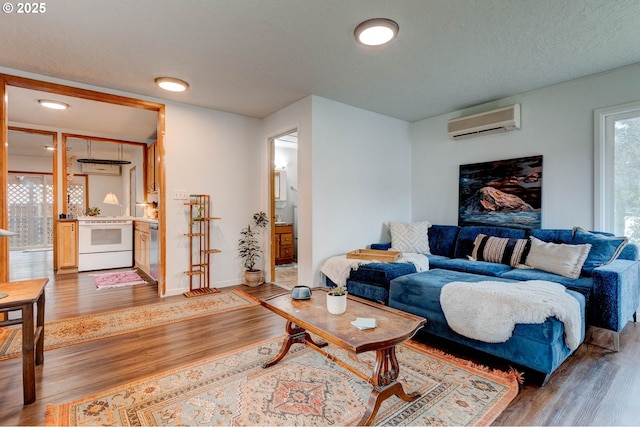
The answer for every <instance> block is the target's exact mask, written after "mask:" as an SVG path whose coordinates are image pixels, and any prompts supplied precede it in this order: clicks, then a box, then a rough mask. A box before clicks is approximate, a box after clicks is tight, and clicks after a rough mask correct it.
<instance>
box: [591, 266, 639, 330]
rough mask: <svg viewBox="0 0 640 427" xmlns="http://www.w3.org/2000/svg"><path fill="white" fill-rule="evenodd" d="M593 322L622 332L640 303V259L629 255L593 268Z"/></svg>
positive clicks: (595, 324)
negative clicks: (627, 257) (634, 258)
mask: <svg viewBox="0 0 640 427" xmlns="http://www.w3.org/2000/svg"><path fill="white" fill-rule="evenodd" d="M592 275H593V301H592V302H591V308H590V312H591V322H590V323H592V324H593V325H594V326H599V327H602V328H606V329H609V330H612V331H614V332H620V331H621V330H622V328H624V326H625V325H626V324H627V322H628V321H629V319H631V317H632V316H633V314H634V313H636V311H637V310H638V304H640V263H639V262H638V261H631V260H625V259H616V260H615V261H613V262H611V263H609V264H607V265H603V266H601V267H598V268H595V269H594V270H593V273H592Z"/></svg>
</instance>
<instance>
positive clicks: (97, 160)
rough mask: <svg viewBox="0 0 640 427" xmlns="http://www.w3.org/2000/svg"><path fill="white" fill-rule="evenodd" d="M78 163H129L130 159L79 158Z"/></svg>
mask: <svg viewBox="0 0 640 427" xmlns="http://www.w3.org/2000/svg"><path fill="white" fill-rule="evenodd" d="M77 161H78V163H93V164H96V165H128V164H131V162H130V161H129V160H112V159H92V158H88V159H77Z"/></svg>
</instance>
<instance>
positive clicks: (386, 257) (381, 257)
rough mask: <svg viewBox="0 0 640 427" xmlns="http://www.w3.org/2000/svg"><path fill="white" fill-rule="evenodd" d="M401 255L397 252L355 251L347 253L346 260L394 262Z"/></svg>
mask: <svg viewBox="0 0 640 427" xmlns="http://www.w3.org/2000/svg"><path fill="white" fill-rule="evenodd" d="M401 255H402V252H397V251H381V250H377V249H357V250H355V251H351V252H347V258H348V259H365V260H368V261H378V262H396V261H397V260H398V258H400V256H401Z"/></svg>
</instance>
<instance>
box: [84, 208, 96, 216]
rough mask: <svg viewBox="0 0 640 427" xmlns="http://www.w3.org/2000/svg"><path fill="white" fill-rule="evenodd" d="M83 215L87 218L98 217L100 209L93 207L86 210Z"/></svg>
mask: <svg viewBox="0 0 640 427" xmlns="http://www.w3.org/2000/svg"><path fill="white" fill-rule="evenodd" d="M85 215H87V216H98V215H100V208H99V207H97V206H94V207H92V208H87V211H86V212H85Z"/></svg>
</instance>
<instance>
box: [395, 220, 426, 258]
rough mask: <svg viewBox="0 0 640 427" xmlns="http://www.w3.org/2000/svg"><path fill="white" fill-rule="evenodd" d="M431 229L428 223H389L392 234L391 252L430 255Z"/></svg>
mask: <svg viewBox="0 0 640 427" xmlns="http://www.w3.org/2000/svg"><path fill="white" fill-rule="evenodd" d="M429 227H431V223H430V222H428V221H422V222H413V223H409V224H407V223H403V222H393V221H392V222H389V231H390V232H391V250H394V251H398V252H413V253H417V254H428V253H430V251H429Z"/></svg>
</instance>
